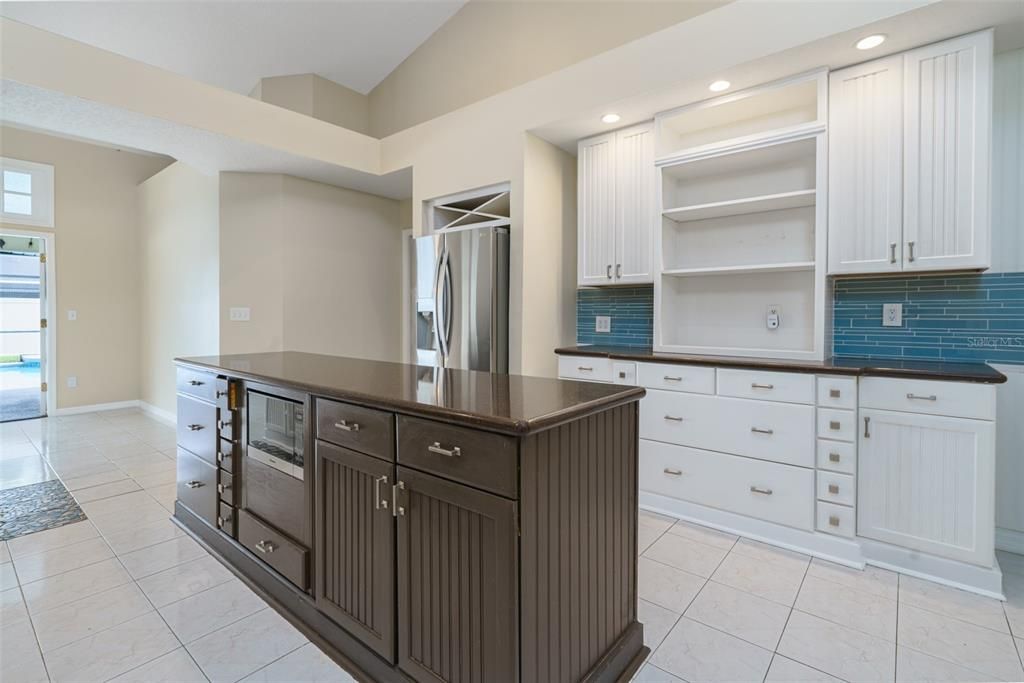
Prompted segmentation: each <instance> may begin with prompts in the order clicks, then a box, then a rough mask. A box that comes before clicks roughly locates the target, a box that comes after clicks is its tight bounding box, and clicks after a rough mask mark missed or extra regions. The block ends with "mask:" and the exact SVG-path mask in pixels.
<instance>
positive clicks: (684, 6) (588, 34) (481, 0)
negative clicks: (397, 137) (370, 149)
mask: <svg viewBox="0 0 1024 683" xmlns="http://www.w3.org/2000/svg"><path fill="white" fill-rule="evenodd" d="M723 4H725V2H723V1H722V0H716V1H711V0H688V1H686V2H657V1H656V2H649V1H647V0H636V1H629V2H623V1H622V0H609V1H607V2H566V1H565V0H559V1H555V2H552V1H551V0H540V1H527V0H513V1H511V2H510V1H505V2H490V1H487V0H470V2H468V3H466V5H464V6H463V7H462V9H460V10H459V11H458V12H456V13H455V15H454V16H453V17H452V18H451V19H449V20H448V21H447V22H446V23H445V24H443V25H442V26H441V28H439V29H438V30H437V31H436V32H435V33H434V34H433V35H432V36H431V37H430V38H428V39H427V40H426V42H424V43H423V44H422V45H420V46H419V47H418V48H417V49H416V50H415V51H414V52H413V53H412V54H411V55H410V56H409V57H408V58H407V59H406V60H405V61H404V62H402V63H401V64H400V65H399V66H398V68H397V69H395V70H394V71H392V72H391V73H390V74H389V75H388V76H387V78H385V79H384V80H383V81H381V83H380V84H379V85H377V87H376V88H374V89H373V90H372V91H371V92H370V126H371V127H370V130H371V134H372V135H374V136H375V137H380V138H383V137H385V136H387V135H390V134H392V133H395V132H397V131H400V130H403V129H405V128H408V127H410V126H413V125H416V124H417V123H421V122H423V121H427V120H429V119H432V118H434V117H436V116H440V115H442V114H446V113H448V112H450V111H454V110H456V109H459V108H460V107H464V106H466V105H467V104H471V103H473V102H476V101H478V100H482V99H484V98H485V97H489V96H491V95H495V94H497V93H499V92H502V91H504V90H508V89H509V88H512V87H515V86H517V85H520V84H522V83H526V82H527V81H530V80H533V79H535V78H539V77H540V76H543V75H545V74H549V73H552V72H554V71H557V70H559V69H561V68H563V67H566V66H569V65H570V64H575V63H576V62H579V61H580V60H583V59H585V58H587V57H591V56H593V55H596V54H598V53H601V52H604V51H606V50H610V49H612V48H614V47H618V46H620V45H624V44H625V43H628V42H630V41H632V40H635V39H637V38H640V37H642V36H645V35H648V34H650V33H653V32H654V31H657V30H659V29H662V28H665V27H666V26H671V25H672V24H677V23H679V22H682V21H686V20H687V19H689V18H691V17H694V16H696V15H698V14H702V13H704V12H707V11H708V10H711V9H714V8H715V7H718V6H721V5H723Z"/></svg>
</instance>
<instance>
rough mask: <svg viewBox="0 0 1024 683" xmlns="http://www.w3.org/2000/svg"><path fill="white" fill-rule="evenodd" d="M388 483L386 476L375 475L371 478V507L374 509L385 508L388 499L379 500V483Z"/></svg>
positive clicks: (386, 507)
mask: <svg viewBox="0 0 1024 683" xmlns="http://www.w3.org/2000/svg"><path fill="white" fill-rule="evenodd" d="M386 483H388V478H387V476H386V475H385V476H383V477H377V478H376V479H374V480H373V507H374V509H375V510H387V509H388V501H387V500H386V499H385V500H381V497H380V485H381V484H386Z"/></svg>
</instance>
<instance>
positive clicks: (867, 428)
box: [864, 417, 871, 439]
mask: <svg viewBox="0 0 1024 683" xmlns="http://www.w3.org/2000/svg"><path fill="white" fill-rule="evenodd" d="M870 425H871V418H870V417H865V418H864V438H865V439H870V438H871V429H870Z"/></svg>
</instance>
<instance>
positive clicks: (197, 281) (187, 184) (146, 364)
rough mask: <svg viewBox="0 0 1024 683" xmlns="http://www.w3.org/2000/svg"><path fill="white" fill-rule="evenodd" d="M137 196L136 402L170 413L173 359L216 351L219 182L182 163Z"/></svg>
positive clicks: (143, 187) (146, 184)
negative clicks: (138, 337)
mask: <svg viewBox="0 0 1024 683" xmlns="http://www.w3.org/2000/svg"><path fill="white" fill-rule="evenodd" d="M138 192H139V216H140V219H139V268H140V286H139V292H140V307H139V311H140V312H139V326H140V343H141V351H140V356H141V371H140V385H139V398H140V399H141V400H142V401H143V402H145V403H148V404H150V405H152V406H155V407H156V408H159V409H160V410H164V411H168V412H172V413H173V412H174V410H175V405H174V404H175V399H174V393H175V376H174V375H175V373H174V364H173V362H172V361H173V359H174V358H175V357H177V356H202V355H210V354H216V353H217V352H218V350H219V336H220V335H219V329H218V324H217V316H218V310H219V309H218V301H219V298H220V297H219V286H220V283H219V280H218V273H219V271H220V264H219V258H218V255H219V248H218V232H219V215H218V213H219V211H218V205H219V195H218V180H217V176H208V175H205V174H203V173H201V172H199V171H197V170H196V169H194V168H191V167H190V166H186V165H185V164H183V163H181V162H177V163H174V164H172V165H171V166H168V167H167V168H165V169H164V170H162V171H161V172H160V173H158V174H156V175H155V176H153V177H152V178H150V179H149V180H146V181H145V182H143V183H142V184H141V185H140V186H139V190H138Z"/></svg>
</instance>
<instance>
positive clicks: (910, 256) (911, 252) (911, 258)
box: [907, 240, 914, 263]
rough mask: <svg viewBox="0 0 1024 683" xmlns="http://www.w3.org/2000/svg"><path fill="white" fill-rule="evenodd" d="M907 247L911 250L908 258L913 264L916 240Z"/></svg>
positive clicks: (911, 241) (908, 243)
mask: <svg viewBox="0 0 1024 683" xmlns="http://www.w3.org/2000/svg"><path fill="white" fill-rule="evenodd" d="M907 247H908V248H909V249H910V254H909V255H908V256H907V260H908V261H910V262H911V263H913V262H914V240H910V241H909V242H907Z"/></svg>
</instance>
